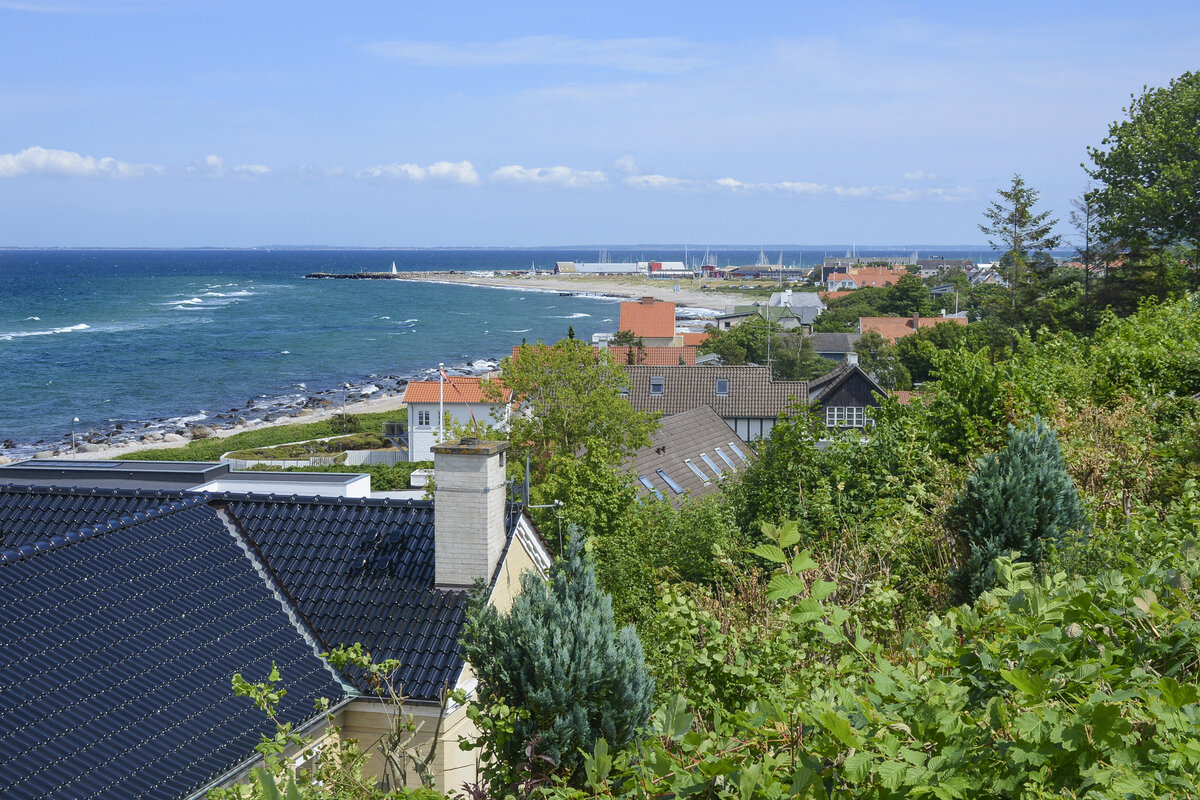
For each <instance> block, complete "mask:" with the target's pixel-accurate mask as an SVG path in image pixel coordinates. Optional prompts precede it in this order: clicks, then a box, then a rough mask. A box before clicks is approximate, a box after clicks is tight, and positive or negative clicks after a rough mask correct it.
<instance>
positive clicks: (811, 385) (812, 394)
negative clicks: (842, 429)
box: [808, 361, 887, 405]
mask: <svg viewBox="0 0 1200 800" xmlns="http://www.w3.org/2000/svg"><path fill="white" fill-rule="evenodd" d="M855 374H857V375H861V376H862V377H863V379H864V380H866V381H867V382H868V384H870V386H871V389H872V391H873V392H875V393H876V394H880V395H883V396H884V397H886V396H887V392H886V391H884V390H883V389H882V388H881V387H880V386H879V384H878V383H876V381H875V380H874V379H873V378H872V377H871V376H870V375H869V374H868V373H867V372H866V371H865V370H863V368H862V367H860V366H859V365H858V364H851V363H850V362H849V361H843V362H841V363H840V364H838V365H837V366H836V367H834V368H833V369H832V370H830V371H829V372H827V373H825V374H824V375H822V376H821V377H819V378H813V379H812V380H811V381H809V382H808V400H809V402H811V403H813V404H814V405H817V404H820V403H822V402H823V401H822V398H828V397H829V396H830V395H832V394H833V393H834V392H835V391H836V390H837V387H838V386H840V385H841V384H842V383H843V382H844V381H847V380H849V379H850V377H851V376H852V375H855Z"/></svg>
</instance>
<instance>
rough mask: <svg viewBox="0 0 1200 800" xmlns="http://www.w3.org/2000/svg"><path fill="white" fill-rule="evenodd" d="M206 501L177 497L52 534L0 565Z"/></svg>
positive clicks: (7, 554) (8, 553) (14, 550)
mask: <svg viewBox="0 0 1200 800" xmlns="http://www.w3.org/2000/svg"><path fill="white" fill-rule="evenodd" d="M207 501H208V498H207V496H205V495H203V494H198V495H194V496H191V497H176V498H174V499H172V500H169V501H168V502H166V503H163V504H162V505H160V506H156V507H154V508H151V509H147V510H145V511H135V512H133V513H132V514H125V515H123V516H120V517H117V518H116V519H111V520H108V521H107V522H98V523H95V524H92V525H86V526H84V527H82V528H80V529H78V530H74V531H68V532H67V533H63V534H55V535H53V536H50V537H48V538H46V539H42V540H39V541H37V542H34V543H33V544H21V545H17V546H16V547H11V548H8V549H6V550H4V551H2V552H0V565H4V564H12V563H15V562H17V561H21V560H23V559H26V558H32V557H33V556H36V555H38V554H40V553H48V552H52V551H55V550H58V549H60V548H63V547H66V546H68V545H71V544H74V543H75V542H80V541H83V540H84V539H89V538H91V537H93V536H100V535H102V534H105V533H113V532H116V531H119V530H123V529H125V528H128V527H131V526H133V525H139V524H141V523H143V522H146V521H148V520H151V519H158V518H159V517H165V516H168V515H171V514H175V513H177V512H180V511H185V510H187V509H189V508H195V507H196V506H200V505H204V504H205V503H206V502H207Z"/></svg>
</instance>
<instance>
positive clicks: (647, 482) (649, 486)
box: [638, 475, 663, 500]
mask: <svg viewBox="0 0 1200 800" xmlns="http://www.w3.org/2000/svg"><path fill="white" fill-rule="evenodd" d="M638 480H639V481H641V483H642V486H645V487H646V488H647V489H649V490H650V491H651V492H653V493H654V496H655V497H657V498H658V499H659V500H662V499H663V496H662V492H660V491H659V490H658V489H656V488H654V484H653V483H651V482H650V479H649V478H647V477H646V476H645V475H638Z"/></svg>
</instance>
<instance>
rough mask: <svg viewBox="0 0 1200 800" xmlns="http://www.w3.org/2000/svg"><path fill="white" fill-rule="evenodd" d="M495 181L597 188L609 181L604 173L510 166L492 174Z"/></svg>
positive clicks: (559, 168)
mask: <svg viewBox="0 0 1200 800" xmlns="http://www.w3.org/2000/svg"><path fill="white" fill-rule="evenodd" d="M492 179H493V180H499V181H512V182H514V183H534V184H541V185H546V186H567V187H570V188H579V187H582V186H597V185H599V184H602V183H605V182H607V181H608V178H607V177H606V176H605V174H604V173H603V172H599V171H589V170H579V169H571V168H570V167H523V166H521V165H520V164H510V165H508V166H504V167H500V168H499V169H498V170H496V171H495V172H493V173H492Z"/></svg>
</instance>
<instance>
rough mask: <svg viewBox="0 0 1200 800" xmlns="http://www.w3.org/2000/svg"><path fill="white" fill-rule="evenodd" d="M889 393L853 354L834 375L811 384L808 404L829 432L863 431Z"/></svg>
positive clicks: (815, 379)
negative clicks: (844, 429)
mask: <svg viewBox="0 0 1200 800" xmlns="http://www.w3.org/2000/svg"><path fill="white" fill-rule="evenodd" d="M886 396H887V392H885V391H884V390H883V389H882V388H881V387H880V386H879V384H878V383H876V382H875V381H874V380H872V379H871V376H870V375H868V374H867V373H866V372H864V371H863V369H862V367H860V366H859V365H858V355H857V354H856V353H850V354H849V355H848V356H847V357H846V360H845V361H843V362H842V363H840V364H838V366H837V367H835V368H834V369H833V370H832V371H831V372H828V373H826V374H824V375H822V376H821V377H819V378H814V379H813V380H811V381H809V382H808V403H809V406H810V407H811V408H812V410H813V412H814V413H816V414H817V415H818V418H819V419H824V420H825V426H826V427H828V428H863V427H866V425H867V422H868V421H869V420H870V418H871V416H870V415H871V412H870V409H872V408H879V398H880V397H886Z"/></svg>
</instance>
